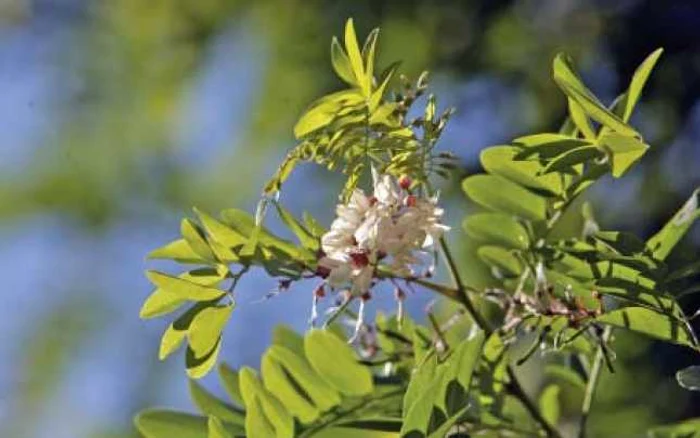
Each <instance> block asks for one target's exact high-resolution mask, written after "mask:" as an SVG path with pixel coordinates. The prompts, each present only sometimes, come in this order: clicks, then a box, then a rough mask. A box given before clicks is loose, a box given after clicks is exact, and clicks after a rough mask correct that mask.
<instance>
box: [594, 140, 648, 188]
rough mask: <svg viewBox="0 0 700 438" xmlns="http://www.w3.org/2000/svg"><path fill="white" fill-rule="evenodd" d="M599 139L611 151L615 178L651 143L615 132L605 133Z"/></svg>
mask: <svg viewBox="0 0 700 438" xmlns="http://www.w3.org/2000/svg"><path fill="white" fill-rule="evenodd" d="M598 141H599V143H600V144H601V145H603V147H606V148H607V149H608V150H609V151H610V156H611V159H612V174H613V176H614V177H615V178H619V177H621V176H622V175H623V174H624V173H625V172H627V170H628V169H629V168H630V167H632V165H633V164H634V163H636V162H637V161H639V159H640V158H642V156H643V155H644V154H645V153H646V151H647V149H649V145H647V144H644V143H642V141H641V140H639V139H638V138H636V137H629V136H626V135H620V134H618V133H615V132H606V133H604V134H603V135H601V136H600V139H599V140H598Z"/></svg>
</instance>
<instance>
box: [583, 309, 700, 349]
mask: <svg viewBox="0 0 700 438" xmlns="http://www.w3.org/2000/svg"><path fill="white" fill-rule="evenodd" d="M596 319H597V320H598V321H599V322H601V323H604V324H609V325H612V326H615V327H622V328H625V329H627V330H631V331H633V332H637V333H640V334H643V335H647V336H650V337H652V338H656V339H659V340H662V341H667V342H673V343H676V344H680V345H685V346H687V347H691V348H695V349H697V345H696V341H695V340H694V338H693V334H692V333H690V331H689V329H688V327H687V326H686V325H685V324H683V323H682V322H681V321H679V320H678V319H676V318H673V317H671V316H668V315H664V314H661V313H658V312H656V311H654V310H650V309H646V308H643V307H627V308H624V309H618V310H613V311H611V312H608V313H605V314H603V315H602V316H599V317H598V318H596Z"/></svg>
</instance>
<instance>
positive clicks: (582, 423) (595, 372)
mask: <svg viewBox="0 0 700 438" xmlns="http://www.w3.org/2000/svg"><path fill="white" fill-rule="evenodd" d="M611 334H612V327H611V326H607V327H605V331H604V332H603V336H602V338H601V343H600V345H599V346H598V350H597V351H596V355H595V358H594V359H593V366H592V367H591V373H590V375H589V376H588V384H586V393H585V395H584V398H583V406H582V407H581V419H580V420H579V429H578V437H579V438H585V437H586V425H587V421H588V417H589V416H590V413H591V406H592V404H593V397H595V392H596V388H597V387H598V380H600V372H601V371H602V369H603V362H604V361H605V351H604V350H605V347H604V346H603V345H604V344H605V343H606V342H608V339H610V335H611Z"/></svg>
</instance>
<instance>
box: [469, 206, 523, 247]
mask: <svg viewBox="0 0 700 438" xmlns="http://www.w3.org/2000/svg"><path fill="white" fill-rule="evenodd" d="M464 230H465V231H466V232H467V234H469V235H470V236H471V237H473V238H474V239H477V240H481V241H484V242H489V243H495V244H498V245H500V246H504V247H506V248H513V249H523V250H524V249H527V248H528V247H529V245H530V239H529V237H528V234H527V230H526V229H525V227H524V226H522V225H521V224H520V223H519V222H518V221H517V220H515V219H513V218H512V217H511V216H507V215H504V214H500V213H479V214H473V215H470V216H467V218H466V219H465V220H464Z"/></svg>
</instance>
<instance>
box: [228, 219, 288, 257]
mask: <svg viewBox="0 0 700 438" xmlns="http://www.w3.org/2000/svg"><path fill="white" fill-rule="evenodd" d="M221 220H222V221H223V222H224V223H225V224H226V225H228V226H230V227H231V228H233V229H234V230H236V231H238V232H239V233H241V234H242V235H243V236H245V237H247V238H248V244H250V243H251V242H250V241H251V240H256V239H257V242H255V244H256V245H257V243H258V242H259V243H261V244H262V245H263V246H265V247H266V248H267V249H274V250H278V251H280V252H282V253H284V254H285V255H287V256H289V257H292V258H295V257H298V256H299V250H298V249H297V247H296V245H294V244H293V243H292V242H289V241H287V240H284V239H280V238H279V237H277V236H275V235H274V234H272V233H270V231H268V230H267V229H266V228H265V227H262V226H261V227H256V225H255V220H254V218H253V217H252V216H251V215H250V214H249V213H248V212H245V211H243V210H238V209H235V208H230V209H227V210H224V211H222V212H221ZM256 233H257V236H256V235H255V234H256ZM244 249H245V247H244ZM242 253H243V249H242V250H241V255H242Z"/></svg>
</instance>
